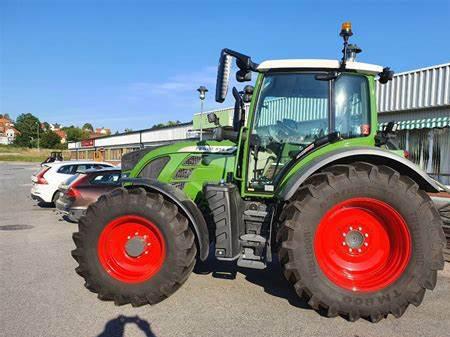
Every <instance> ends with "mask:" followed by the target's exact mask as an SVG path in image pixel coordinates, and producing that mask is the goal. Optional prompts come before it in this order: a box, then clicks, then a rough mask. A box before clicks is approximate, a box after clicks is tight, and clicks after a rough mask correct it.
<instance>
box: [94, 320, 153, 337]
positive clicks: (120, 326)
mask: <svg viewBox="0 0 450 337" xmlns="http://www.w3.org/2000/svg"><path fill="white" fill-rule="evenodd" d="M128 323H134V324H136V325H137V327H138V328H139V329H141V331H142V332H143V333H145V336H146V337H156V335H155V334H154V333H153V332H152V329H151V327H150V323H148V322H147V321H146V320H145V319H141V318H139V316H132V317H127V316H123V315H119V316H117V318H114V319H112V320H110V321H108V323H106V324H105V329H104V330H103V331H102V332H101V333H100V334H99V335H98V336H97V337H125V325H126V324H128Z"/></svg>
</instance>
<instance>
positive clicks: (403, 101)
mask: <svg viewBox="0 0 450 337" xmlns="http://www.w3.org/2000/svg"><path fill="white" fill-rule="evenodd" d="M376 96H377V106H378V113H379V114H378V120H379V128H380V129H381V128H382V127H383V126H384V124H386V123H387V122H389V121H395V122H398V125H399V131H398V137H399V140H400V145H401V147H402V148H403V149H405V150H407V151H408V152H409V154H410V159H411V160H412V161H414V162H415V163H416V164H418V165H419V166H421V167H422V168H423V169H424V170H425V171H427V172H428V173H429V174H430V175H432V176H434V177H436V178H437V179H439V180H440V181H442V182H443V183H445V184H450V157H449V156H450V63H446V64H441V65H436V66H432V67H427V68H422V69H417V70H412V71H407V72H402V73H398V74H396V75H395V76H394V78H393V80H392V81H390V82H389V83H387V84H385V85H381V84H379V83H377V85H376ZM213 111H214V112H215V113H216V115H217V116H218V117H219V119H220V124H221V125H231V124H232V118H233V108H225V109H217V110H213ZM209 112H212V111H206V112H204V113H203V114H198V113H197V114H194V117H193V123H185V124H181V125H178V126H175V127H165V128H163V129H157V130H152V129H147V130H141V131H135V132H131V133H126V134H119V135H114V136H109V137H101V138H98V139H90V140H87V141H84V143H83V142H81V143H70V144H69V149H70V150H71V152H72V154H73V157H76V158H80V159H81V157H79V156H80V155H81V156H86V157H83V159H84V158H91V159H93V158H94V153H95V152H96V151H99V149H102V150H101V151H102V153H103V155H101V156H100V155H98V156H97V158H103V159H104V160H113V161H119V160H120V158H121V155H122V154H123V153H126V152H129V151H131V150H133V149H137V148H140V147H142V146H150V145H160V144H164V143H167V142H171V141H176V140H182V139H189V138H191V139H192V138H193V137H197V136H198V130H199V129H200V128H204V129H206V128H211V127H213V125H212V124H210V123H208V120H207V114H208V113H209ZM77 156H78V157H77Z"/></svg>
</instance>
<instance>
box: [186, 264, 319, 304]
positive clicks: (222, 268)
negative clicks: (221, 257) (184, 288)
mask: <svg viewBox="0 0 450 337" xmlns="http://www.w3.org/2000/svg"><path fill="white" fill-rule="evenodd" d="M210 256H211V255H210ZM237 272H239V273H241V274H242V275H244V276H245V279H246V280H247V281H249V282H251V283H254V284H256V285H258V286H260V287H262V288H263V289H264V291H265V292H266V293H267V294H269V295H272V296H276V297H280V298H284V299H286V300H287V301H288V302H289V304H291V305H292V306H295V307H297V308H302V309H310V310H312V308H311V307H310V306H309V305H308V303H307V302H306V301H305V300H303V299H300V298H299V297H298V296H297V294H296V293H295V290H294V289H293V287H292V286H291V285H290V284H289V283H288V281H287V280H286V279H285V278H284V276H283V274H282V272H281V268H280V264H279V263H278V262H277V261H274V262H272V263H269V265H268V266H267V268H266V269H265V270H256V269H247V268H239V267H238V266H237V265H236V262H235V261H234V262H227V261H218V260H216V259H214V258H208V260H206V261H205V262H197V264H196V266H195V269H194V273H196V274H200V275H209V274H211V275H212V277H215V278H222V279H230V280H234V279H235V278H236V274H237Z"/></svg>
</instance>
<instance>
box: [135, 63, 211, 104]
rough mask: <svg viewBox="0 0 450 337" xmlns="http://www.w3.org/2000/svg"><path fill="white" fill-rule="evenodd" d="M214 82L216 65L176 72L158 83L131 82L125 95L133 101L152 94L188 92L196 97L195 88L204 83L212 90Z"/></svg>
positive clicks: (174, 94) (172, 94)
mask: <svg viewBox="0 0 450 337" xmlns="http://www.w3.org/2000/svg"><path fill="white" fill-rule="evenodd" d="M215 82H216V67H205V68H203V69H201V70H199V71H196V72H190V73H182V74H177V75H175V76H172V77H169V78H168V79H167V80H166V81H164V82H160V83H155V82H137V83H133V84H131V85H130V86H129V90H128V95H127V97H128V98H129V99H130V100H131V101H134V102H136V101H138V100H139V99H146V98H149V97H150V96H152V95H171V96H176V95H180V94H189V95H192V96H193V97H196V95H197V94H196V90H197V88H198V87H199V86H200V85H204V86H206V87H208V88H209V90H210V91H212V90H213V87H214V86H215Z"/></svg>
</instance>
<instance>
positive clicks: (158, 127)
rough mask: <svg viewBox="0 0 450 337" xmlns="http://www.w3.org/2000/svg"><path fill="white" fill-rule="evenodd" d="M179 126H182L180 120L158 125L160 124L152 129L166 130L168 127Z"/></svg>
mask: <svg viewBox="0 0 450 337" xmlns="http://www.w3.org/2000/svg"><path fill="white" fill-rule="evenodd" d="M178 124H181V122H180V121H179V120H176V121H168V122H167V123H158V124H154V125H153V126H152V127H151V129H160V128H164V127H166V126H176V125H178Z"/></svg>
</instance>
